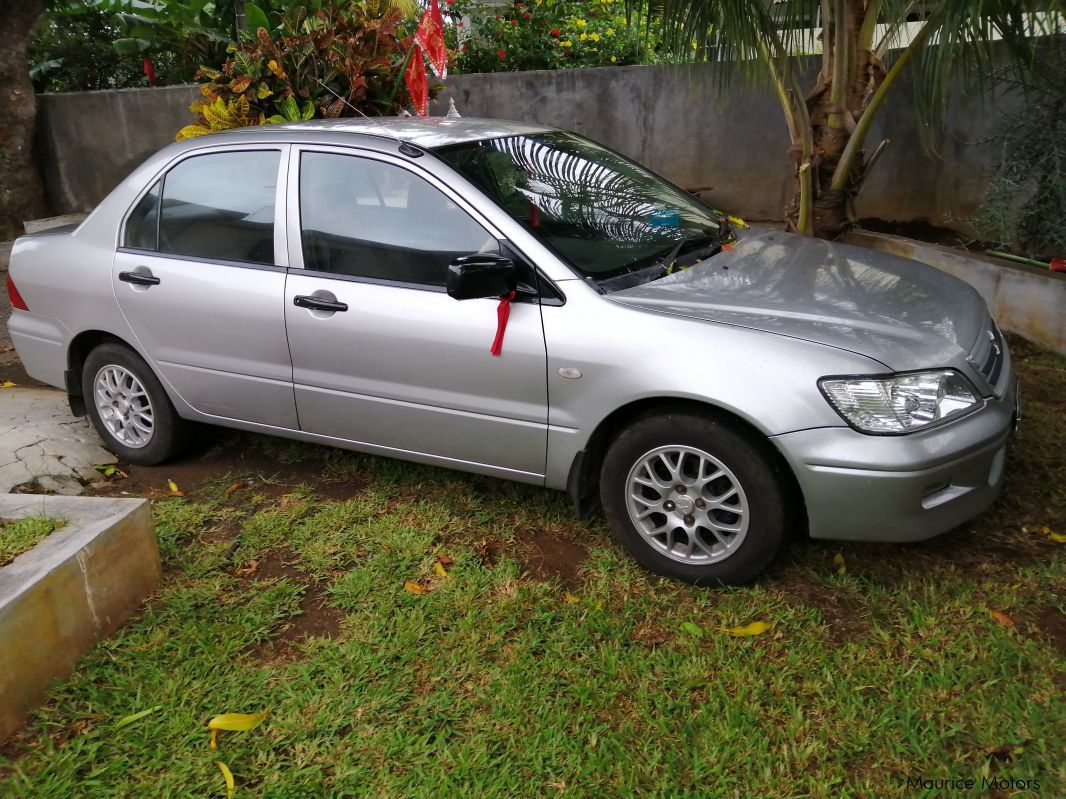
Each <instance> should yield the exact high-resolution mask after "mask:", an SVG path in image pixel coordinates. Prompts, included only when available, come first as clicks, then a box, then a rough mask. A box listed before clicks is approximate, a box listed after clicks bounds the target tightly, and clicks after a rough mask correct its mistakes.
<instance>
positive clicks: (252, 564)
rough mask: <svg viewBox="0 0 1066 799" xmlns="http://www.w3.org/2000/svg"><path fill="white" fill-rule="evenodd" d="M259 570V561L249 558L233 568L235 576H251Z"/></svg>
mask: <svg viewBox="0 0 1066 799" xmlns="http://www.w3.org/2000/svg"><path fill="white" fill-rule="evenodd" d="M257 571H259V561H257V560H249V561H245V562H244V563H240V564H238V565H237V568H236V569H234V570H233V575H234V576H235V577H251V576H252V575H253V574H255V573H256V572H257Z"/></svg>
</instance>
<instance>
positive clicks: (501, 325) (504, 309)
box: [489, 291, 515, 358]
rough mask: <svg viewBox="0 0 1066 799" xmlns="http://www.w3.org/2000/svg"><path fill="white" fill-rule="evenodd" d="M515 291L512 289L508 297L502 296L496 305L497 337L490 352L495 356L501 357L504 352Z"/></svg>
mask: <svg viewBox="0 0 1066 799" xmlns="http://www.w3.org/2000/svg"><path fill="white" fill-rule="evenodd" d="M514 295H515V293H514V292H513V291H512V292H511V293H510V294H508V295H507V296H506V297H500V304H499V305H497V306H496V338H494V339H493V340H492V347H491V348H490V349H489V352H491V353H492V356H493V357H494V358H499V357H500V353H501V352H503V334H504V333H505V332H506V330H507V320H508V319H509V318H510V316H511V300H513V299H514Z"/></svg>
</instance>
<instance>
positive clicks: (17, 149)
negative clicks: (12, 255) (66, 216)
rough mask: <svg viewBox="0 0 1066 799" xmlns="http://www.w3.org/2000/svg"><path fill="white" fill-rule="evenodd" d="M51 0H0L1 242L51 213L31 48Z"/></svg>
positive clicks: (20, 232)
mask: <svg viewBox="0 0 1066 799" xmlns="http://www.w3.org/2000/svg"><path fill="white" fill-rule="evenodd" d="M44 6H45V0H4V2H3V3H0V241H6V240H7V239H12V238H14V237H15V236H18V235H21V234H22V232H23V229H22V223H23V221H24V220H27V219H36V218H38V217H41V216H44V215H45V208H46V204H45V199H44V184H43V183H42V181H41V176H40V173H39V171H38V169H37V163H36V161H35V160H34V157H33V134H34V121H35V119H36V115H37V96H36V94H34V91H33V84H31V83H30V75H29V69H28V67H27V65H26V47H27V45H28V44H29V41H30V38H31V37H32V36H33V34H34V31H36V30H37V24H38V22H39V21H40V18H41V14H42V12H43V11H44Z"/></svg>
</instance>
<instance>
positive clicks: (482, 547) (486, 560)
mask: <svg viewBox="0 0 1066 799" xmlns="http://www.w3.org/2000/svg"><path fill="white" fill-rule="evenodd" d="M477 556H478V560H480V561H481V565H482V566H483V567H485V568H486V569H491V568H492V567H493V566H495V565H496V550H495V548H494V547H493V545H492V544H490V543H488V542H486V541H482V542H481V543H479V544H478V545H477Z"/></svg>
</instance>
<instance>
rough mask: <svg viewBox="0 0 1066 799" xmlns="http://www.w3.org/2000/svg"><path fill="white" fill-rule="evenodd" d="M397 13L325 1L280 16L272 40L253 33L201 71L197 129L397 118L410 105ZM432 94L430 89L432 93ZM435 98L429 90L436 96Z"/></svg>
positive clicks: (383, 1) (374, 1)
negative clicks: (312, 120)
mask: <svg viewBox="0 0 1066 799" xmlns="http://www.w3.org/2000/svg"><path fill="white" fill-rule="evenodd" d="M408 28H410V30H411V32H413V25H405V24H404V14H403V13H402V11H401V10H400V8H399V7H398V6H397V5H396V4H394V3H390V2H388V1H387V0H353V2H345V0H326V2H323V3H321V5H320V7H319V8H317V9H313V10H311V11H308V9H306V8H304V7H302V6H301V7H295V8H293V9H291V10H290V11H287V12H285V13H284V14H283V15H281V18H280V23H279V25H278V26H277V28H276V29H275V30H276V31H277V32H276V33H275V34H274V35H271V33H269V32H268V31H267V29H266V28H265V27H259V28H258V29H257V31H256V33H255V35H244V36H242V40H241V41H240V42H239V43H237V44H233V45H230V48H229V49H230V54H231V58H229V59H228V60H227V61H226V63H225V64H223V65H222V67H221V68H220V69H212V68H208V67H205V68H202V69H200V70H199V72H197V77H198V78H200V79H204V80H206V82H205V83H204V84H203V85H201V87H200V93H201V94H202V95H203V96H204V100H202V101H198V102H196V103H193V104H192V105H191V106H190V107H189V110H191V111H192V112H193V113H195V114H196V115H197V121H196V124H193V125H188V126H186V127H185V128H182V130H181V131H179V133H178V136H177V138H179V139H183V138H189V137H191V136H198V135H200V134H202V133H206V132H208V131H210V130H218V129H222V128H227V127H238V126H241V125H254V124H262V123H264V122H278V121H283V120H297V119H310V118H311V117H316V116H317V117H326V118H331V117H341V116H353V115H356V114H357V112H356V111H354V110H353V109H352V107H353V106H354V107H355V108H358V109H359V110H360V111H362V112H363V113H364V114H367V115H370V116H373V115H382V114H392V113H397V112H399V111H400V110H401V109H403V108H404V107H406V106H407V105H408V104H409V102H410V96H409V94H408V92H407V87H406V86H405V85H404V82H403V79H402V71H403V66H404V63H405V59H406V57H407V53H408V52H409V49H410V40H409V38H408V36H407V33H408V30H407V29H408ZM435 88H436V87H435ZM434 93H435V92H434Z"/></svg>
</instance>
